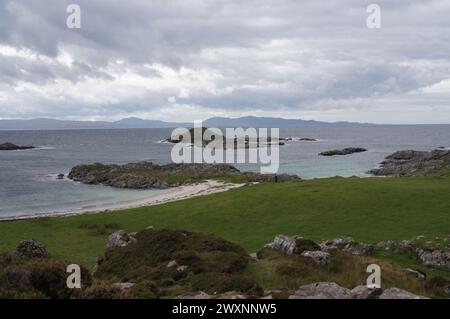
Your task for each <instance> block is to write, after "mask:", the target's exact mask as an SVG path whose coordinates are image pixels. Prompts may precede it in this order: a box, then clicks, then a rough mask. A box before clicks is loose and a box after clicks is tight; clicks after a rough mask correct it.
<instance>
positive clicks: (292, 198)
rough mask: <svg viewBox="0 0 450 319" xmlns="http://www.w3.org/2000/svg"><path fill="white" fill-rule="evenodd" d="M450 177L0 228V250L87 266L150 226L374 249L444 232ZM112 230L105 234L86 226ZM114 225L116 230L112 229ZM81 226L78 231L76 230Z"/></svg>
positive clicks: (333, 183) (249, 191)
mask: <svg viewBox="0 0 450 319" xmlns="http://www.w3.org/2000/svg"><path fill="white" fill-rule="evenodd" d="M449 193H450V179H443V178H408V179H390V178H367V179H359V178H348V179H344V178H332V179H319V180H311V181H294V182H289V183H280V184H273V183H267V184H260V185H255V186H250V187H244V188H241V189H235V190H231V191H229V192H225V193H219V194H214V195H210V196H206V197H199V198H194V199H190V200H184V201H179V202H174V203H169V204H165V205H160V206H153V207H144V208H139V209H131V210H124V211H120V212H112V213H105V214H95V215H81V216H75V217H65V218H42V219H37V220H34V221H16V222H2V223H0V234H1V235H0V237H1V242H0V252H3V251H7V250H11V249H13V248H14V247H15V246H16V245H17V243H18V242H19V241H20V240H21V239H28V238H35V239H38V240H40V241H42V242H43V243H44V244H46V245H47V246H48V248H49V250H50V251H51V252H52V253H53V255H54V256H55V257H56V258H60V259H65V260H67V261H70V262H76V263H82V264H85V265H93V264H94V262H95V258H96V256H99V255H101V254H102V253H103V251H104V245H105V242H106V237H107V233H110V232H112V231H114V229H115V228H119V227H120V228H121V229H125V230H127V231H134V230H140V229H143V228H145V227H147V226H149V225H153V226H155V227H171V228H174V227H175V228H183V229H187V230H191V231H200V232H204V233H213V234H216V235H219V236H221V237H223V238H225V239H228V240H230V241H232V242H235V243H237V244H239V245H241V246H243V247H244V248H245V249H247V250H248V251H255V250H257V249H259V248H261V247H262V246H263V245H264V244H265V243H267V242H269V241H271V240H272V239H273V237H274V236H275V235H276V234H280V233H283V234H287V235H294V234H300V235H303V236H305V237H307V238H311V239H314V240H322V239H330V238H334V237H337V236H342V235H349V236H353V237H354V238H355V239H357V240H360V241H364V242H370V243H375V242H377V241H379V240H386V239H396V240H399V239H410V238H411V237H413V236H416V235H429V236H447V235H449V234H450V200H449V195H448V194H449ZM94 224H98V225H102V224H112V225H113V226H112V228H109V229H108V230H107V231H102V230H96V229H95V228H94V229H88V228H87V227H86V225H94ZM114 224H116V225H114ZM83 225H84V226H83Z"/></svg>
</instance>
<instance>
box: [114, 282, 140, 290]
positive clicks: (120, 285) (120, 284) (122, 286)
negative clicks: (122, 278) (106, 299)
mask: <svg viewBox="0 0 450 319" xmlns="http://www.w3.org/2000/svg"><path fill="white" fill-rule="evenodd" d="M134 285H135V283H132V282H117V283H115V284H113V286H114V287H116V288H120V289H123V290H128V289H131V288H133V286H134Z"/></svg>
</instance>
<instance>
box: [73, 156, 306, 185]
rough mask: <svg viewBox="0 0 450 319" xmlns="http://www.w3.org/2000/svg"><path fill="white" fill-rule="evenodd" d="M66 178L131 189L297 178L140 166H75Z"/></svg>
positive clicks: (210, 167) (229, 169)
mask: <svg viewBox="0 0 450 319" xmlns="http://www.w3.org/2000/svg"><path fill="white" fill-rule="evenodd" d="M68 177H69V178H70V179H72V180H74V181H76V182H81V183H84V184H94V185H100V184H101V185H107V186H112V187H117V188H130V189H151V188H155V189H165V188H169V187H176V186H180V185H185V184H192V183H198V182H201V181H204V180H207V179H215V178H219V179H220V178H224V177H229V178H235V179H237V180H238V181H239V182H247V183H252V182H285V181H290V180H295V179H299V177H298V176H296V175H287V174H258V173H254V172H241V171H239V170H238V169H237V168H235V167H234V166H232V165H229V164H166V165H157V164H154V163H151V162H139V163H131V164H125V165H105V164H101V163H96V164H90V165H78V166H75V167H74V168H72V170H71V171H70V173H69V175H68Z"/></svg>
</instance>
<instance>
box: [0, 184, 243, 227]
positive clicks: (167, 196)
mask: <svg viewBox="0 0 450 319" xmlns="http://www.w3.org/2000/svg"><path fill="white" fill-rule="evenodd" d="M244 185H245V184H233V183H225V182H220V181H215V180H207V181H205V182H203V183H198V184H192V185H183V186H179V187H174V188H170V189H167V190H165V191H164V192H163V193H159V194H155V195H152V196H150V197H148V198H144V199H140V200H133V201H124V202H120V203H115V204H109V205H99V206H96V207H90V208H82V209H77V210H72V211H68V212H52V213H46V214H36V215H22V216H14V217H5V218H0V221H11V220H24V219H33V218H42V217H62V216H72V215H80V214H96V213H106V212H113V211H117V210H123V209H130V208H138V207H145V206H153V205H161V204H165V203H169V202H174V201H179V200H183V199H189V198H194V197H198V196H205V195H210V194H214V193H220V192H225V191H227V190H230V189H233V188H238V187H241V186H244Z"/></svg>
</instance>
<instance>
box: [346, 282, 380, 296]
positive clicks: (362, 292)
mask: <svg viewBox="0 0 450 319" xmlns="http://www.w3.org/2000/svg"><path fill="white" fill-rule="evenodd" d="M350 293H351V295H352V299H376V298H378V297H379V296H380V294H381V289H379V288H369V287H367V285H361V286H357V287H355V288H353V289H352V290H351V291H350Z"/></svg>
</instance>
